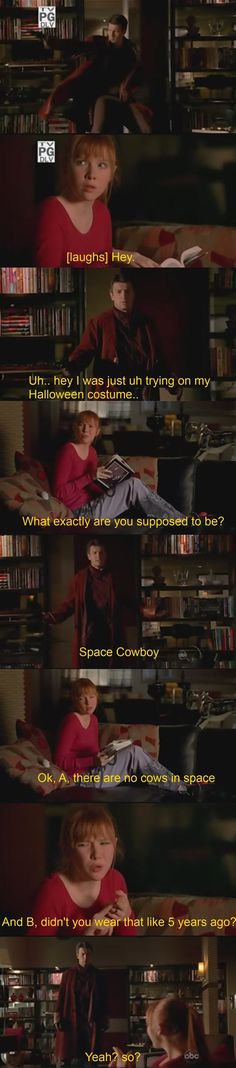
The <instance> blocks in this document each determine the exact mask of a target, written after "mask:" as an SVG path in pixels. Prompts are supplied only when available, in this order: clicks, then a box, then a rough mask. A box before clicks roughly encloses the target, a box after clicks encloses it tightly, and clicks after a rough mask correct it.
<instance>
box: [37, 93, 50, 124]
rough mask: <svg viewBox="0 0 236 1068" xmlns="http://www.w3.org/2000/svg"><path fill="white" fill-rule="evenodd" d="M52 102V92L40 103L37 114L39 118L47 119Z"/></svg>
mask: <svg viewBox="0 0 236 1068" xmlns="http://www.w3.org/2000/svg"><path fill="white" fill-rule="evenodd" d="M52 103H53V97H52V94H51V96H48V98H47V100H45V101H44V103H43V104H41V107H40V108H39V111H38V114H39V117H40V119H47V118H48V116H49V115H51V111H52Z"/></svg>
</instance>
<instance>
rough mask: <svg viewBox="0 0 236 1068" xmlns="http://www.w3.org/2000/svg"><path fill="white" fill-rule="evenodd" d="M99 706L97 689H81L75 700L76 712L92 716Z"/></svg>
mask: <svg viewBox="0 0 236 1068" xmlns="http://www.w3.org/2000/svg"><path fill="white" fill-rule="evenodd" d="M96 707H97V694H96V693H95V690H94V691H93V690H81V692H80V693H78V697H76V700H75V708H76V712H79V713H80V716H92V715H93V712H95V708H96Z"/></svg>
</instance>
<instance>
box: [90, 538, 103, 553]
mask: <svg viewBox="0 0 236 1068" xmlns="http://www.w3.org/2000/svg"><path fill="white" fill-rule="evenodd" d="M93 545H98V547H99V549H100V547H101V546H102V549H105V545H104V542H103V541H99V540H98V538H90V541H88V542H87V545H86V553H87V552H88V551H89V549H92V546H93Z"/></svg>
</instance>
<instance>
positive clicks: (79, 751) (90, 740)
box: [54, 712, 99, 775]
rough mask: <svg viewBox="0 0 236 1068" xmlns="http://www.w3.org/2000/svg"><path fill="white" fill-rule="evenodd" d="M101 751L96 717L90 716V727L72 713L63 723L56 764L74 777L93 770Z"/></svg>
mask: <svg viewBox="0 0 236 1068" xmlns="http://www.w3.org/2000/svg"><path fill="white" fill-rule="evenodd" d="M98 750H99V740H98V721H97V718H96V716H90V723H89V725H88V727H83V726H82V723H80V720H79V719H78V716H76V714H75V712H71V713H70V715H69V716H66V718H65V722H64V723H62V726H61V730H60V734H59V739H58V743H57V747H56V752H55V755H54V760H55V764H57V766H58V767H59V768H63V770H64V771H66V772H67V775H73V772H74V771H81V772H83V771H87V770H88V768H93V767H94V764H95V763H96V758H97V754H98Z"/></svg>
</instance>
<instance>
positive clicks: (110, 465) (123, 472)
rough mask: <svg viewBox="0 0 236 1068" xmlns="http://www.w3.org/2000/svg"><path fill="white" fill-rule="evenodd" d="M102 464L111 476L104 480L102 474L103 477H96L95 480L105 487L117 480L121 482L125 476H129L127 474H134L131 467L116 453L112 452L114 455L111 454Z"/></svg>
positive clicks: (112, 484) (114, 483)
mask: <svg viewBox="0 0 236 1068" xmlns="http://www.w3.org/2000/svg"><path fill="white" fill-rule="evenodd" d="M104 466H105V467H106V469H107V471H109V474H110V475H112V478H108V479H107V481H106V478H105V475H104V477H103V478H97V482H99V485H101V486H105V488H106V489H108V487H109V486H115V485H116V483H117V482H123V481H124V479H125V478H129V475H133V474H134V471H133V468H132V467H130V465H129V464H127V463H126V460H123V459H122V456H119V455H118V453H114V456H111V459H110V460H108V462H107V464H104Z"/></svg>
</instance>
